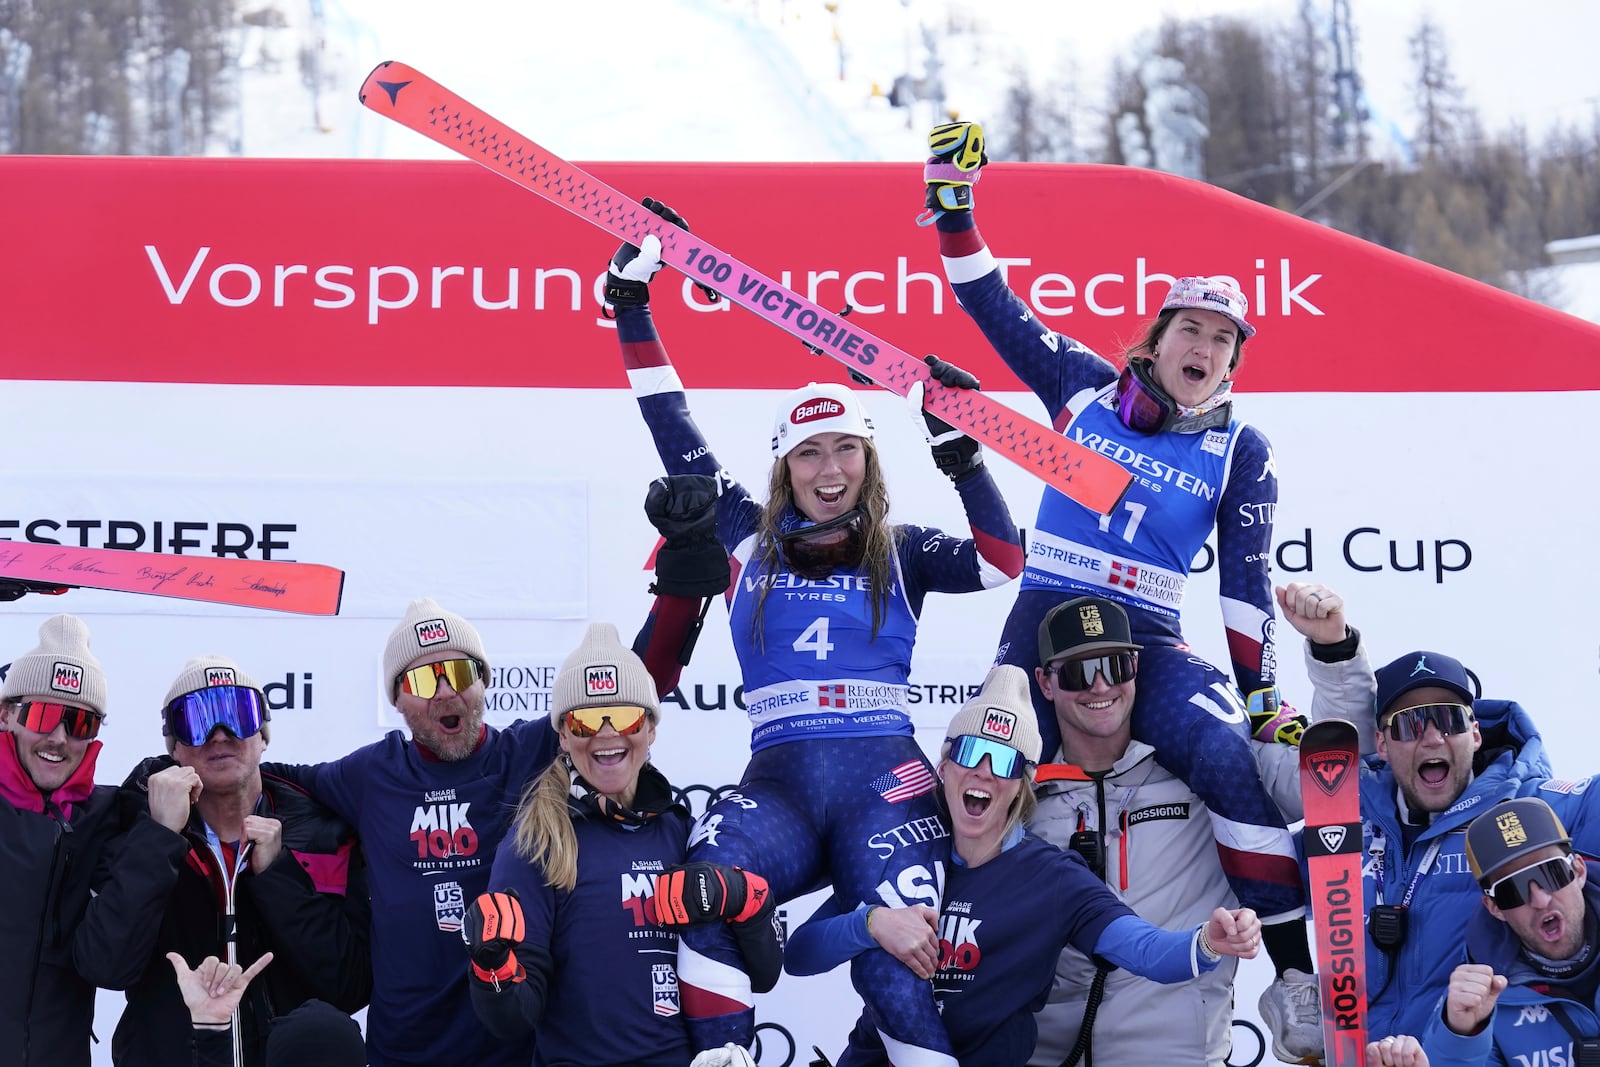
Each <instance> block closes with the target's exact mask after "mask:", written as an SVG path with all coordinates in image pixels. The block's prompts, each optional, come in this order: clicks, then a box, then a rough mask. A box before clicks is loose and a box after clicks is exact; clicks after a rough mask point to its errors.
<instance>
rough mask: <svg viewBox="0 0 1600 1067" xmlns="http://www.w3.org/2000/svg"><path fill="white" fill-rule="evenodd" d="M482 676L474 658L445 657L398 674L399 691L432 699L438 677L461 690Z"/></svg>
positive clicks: (437, 689)
mask: <svg viewBox="0 0 1600 1067" xmlns="http://www.w3.org/2000/svg"><path fill="white" fill-rule="evenodd" d="M482 677H483V672H482V671H481V670H480V669H479V668H478V661H477V660H475V659H447V660H441V661H440V662H438V663H424V664H423V665H422V666H420V667H412V668H411V669H410V670H409V671H405V672H403V673H402V674H401V675H400V691H401V692H402V693H410V694H411V695H412V696H414V697H421V698H422V699H423V700H432V699H433V694H435V693H437V692H438V691H439V679H440V678H443V679H444V680H445V681H447V682H449V683H450V688H451V689H454V690H455V691H456V692H458V693H459V692H461V691H463V690H465V689H467V688H469V687H470V686H471V685H472V683H473V682H476V681H477V680H478V679H479V678H482Z"/></svg>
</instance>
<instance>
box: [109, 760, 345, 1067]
mask: <svg viewBox="0 0 1600 1067" xmlns="http://www.w3.org/2000/svg"><path fill="white" fill-rule="evenodd" d="M172 765H173V760H172V759H171V758H170V757H167V756H158V757H154V758H152V759H147V760H145V761H144V762H143V763H141V764H140V765H139V766H138V767H136V768H134V770H133V773H132V774H130V775H129V776H128V780H127V781H126V782H125V783H124V784H123V790H124V792H125V794H126V796H127V797H129V798H130V799H133V800H136V801H138V802H141V803H144V804H148V799H149V797H148V786H147V783H148V781H149V777H150V775H152V774H154V773H156V772H157V771H160V770H162V769H164V768H166V767H170V766H172ZM270 766H271V765H270V764H269V765H266V766H264V767H263V769H262V774H261V800H260V802H259V803H258V805H257V809H256V814H258V815H264V816H269V817H271V818H275V819H277V820H278V821H280V822H281V823H283V850H282V851H281V852H280V853H279V854H278V858H277V859H276V860H275V861H274V862H273V864H272V866H270V867H269V868H267V870H265V871H264V872H262V873H261V874H256V873H255V872H254V871H252V870H250V869H249V868H248V867H247V868H246V870H245V871H244V872H243V873H242V874H240V875H239V878H238V881H237V882H236V883H235V886H234V915H235V920H236V923H237V929H238V943H239V948H238V958H239V963H240V965H241V966H249V965H250V964H251V963H253V962H254V961H255V960H256V959H258V958H259V957H260V956H261V954H262V953H263V952H267V951H270V952H271V953H272V962H271V963H270V964H268V966H267V969H266V970H265V971H263V972H262V973H261V974H260V975H259V976H258V977H257V978H256V979H255V980H254V981H252V982H251V983H250V987H249V988H248V989H247V990H246V991H245V995H244V999H243V1000H242V1001H241V1002H240V1005H239V1017H240V1023H241V1027H242V1029H243V1031H244V1062H245V1064H246V1065H247V1067H251V1065H260V1064H261V1063H263V1062H264V1060H265V1055H266V1040H267V1033H268V1031H269V1030H270V1029H271V1026H272V1021H273V1020H274V1019H276V1018H277V1017H278V1016H280V1015H284V1014H287V1013H288V1012H290V1011H293V1010H294V1009H295V1008H297V1007H299V1006H300V1005H301V1004H302V1003H304V1002H305V1001H307V1000H312V999H319V1000H325V1001H327V1002H328V1003H330V1004H332V1005H334V1006H335V1007H337V1008H339V1009H340V1010H341V1011H346V1012H355V1011H359V1010H360V1009H361V1008H364V1007H366V1004H367V1000H368V998H369V997H370V996H371V994H372V953H371V937H370V932H369V926H370V920H371V901H370V900H369V899H368V896H367V875H366V865H365V862H364V861H363V859H362V856H361V849H360V846H359V844H358V843H357V841H356V839H355V831H354V830H353V829H351V827H350V826H349V824H347V823H345V822H344V821H343V820H341V819H340V818H339V817H338V816H336V815H334V814H333V813H332V812H330V811H329V810H328V809H327V808H324V807H323V806H322V805H320V804H318V803H317V802H316V801H314V800H312V799H311V796H310V795H309V794H308V793H306V792H305V791H304V790H303V789H300V788H299V787H298V786H295V785H293V784H291V783H289V782H287V781H285V780H284V779H282V778H279V777H277V776H275V775H273V774H272V773H270V770H269V768H270ZM183 837H184V839H185V842H186V845H187V852H186V854H185V855H184V856H183V862H182V864H181V866H180V868H179V871H178V876H177V885H176V887H175V888H174V890H173V892H172V894H171V896H170V899H169V901H168V905H167V908H166V911H165V914H164V915H163V916H162V918H161V919H160V927H161V928H160V933H159V936H158V937H157V938H156V944H155V949H154V952H153V953H152V954H151V955H150V956H149V958H148V966H147V967H146V969H145V971H144V974H143V975H142V977H140V978H139V980H138V981H137V982H136V983H134V985H133V987H132V988H130V989H129V990H128V1006H127V1008H126V1009H125V1010H124V1011H123V1013H122V1019H121V1021H120V1022H118V1023H117V1030H116V1034H115V1035H114V1036H113V1038H112V1042H111V1055H112V1061H113V1062H114V1063H115V1064H116V1065H117V1067H170V1065H172V1064H187V1063H189V1062H190V1056H191V1044H190V1037H191V1030H192V1028H191V1026H190V1022H189V1012H188V1009H187V1008H186V1007H185V1006H184V1003H183V997H182V995H181V994H180V993H179V992H178V983H177V979H176V978H175V977H174V975H173V972H172V964H171V963H170V962H168V960H167V959H166V953H168V952H177V953H178V954H180V955H181V956H183V958H184V959H185V960H186V961H188V964H189V966H191V967H194V966H197V965H198V964H200V963H201V962H202V961H203V960H204V959H205V958H206V957H207V956H216V957H217V958H218V959H226V958H227V954H226V953H227V949H226V944H225V942H224V934H223V928H224V921H225V920H224V914H225V901H226V897H225V895H224V889H223V886H224V884H225V883H224V880H223V874H222V872H221V870H220V869H219V863H218V860H217V858H216V856H215V854H214V853H213V852H212V850H211V846H210V845H209V844H208V843H207V839H206V827H205V823H204V822H203V821H202V820H201V818H200V815H199V813H198V812H192V813H191V814H190V818H189V825H188V826H187V827H186V828H185V830H184V834H183Z"/></svg>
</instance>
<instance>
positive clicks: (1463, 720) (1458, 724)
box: [1384, 704, 1472, 741]
mask: <svg viewBox="0 0 1600 1067" xmlns="http://www.w3.org/2000/svg"><path fill="white" fill-rule="evenodd" d="M1430 723H1431V724H1432V725H1433V726H1435V727H1437V728H1438V730H1439V734H1440V736H1442V737H1449V736H1450V735H1451V734H1464V733H1466V732H1467V731H1468V730H1470V729H1472V709H1471V708H1469V707H1467V706H1466V705H1465V704H1419V705H1417V706H1416V707H1414V708H1402V709H1401V710H1399V711H1397V712H1395V713H1394V714H1393V715H1391V716H1389V722H1388V723H1387V724H1386V725H1385V726H1384V729H1386V730H1388V731H1389V738H1390V740H1393V741H1417V740H1420V739H1421V738H1422V735H1423V734H1424V733H1426V732H1427V729H1428V726H1429V724H1430Z"/></svg>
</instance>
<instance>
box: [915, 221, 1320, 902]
mask: <svg viewBox="0 0 1600 1067" xmlns="http://www.w3.org/2000/svg"><path fill="white" fill-rule="evenodd" d="M938 226H939V250H940V252H941V254H942V256H943V260H944V269H945V274H946V276H947V277H948V278H949V280H950V284H951V288H952V289H954V291H955V294H956V298H957V299H958V300H959V301H960V303H961V306H962V307H963V308H964V309H965V310H966V311H967V312H968V313H969V314H970V315H971V316H972V318H973V321H975V322H976V323H977V324H978V326H979V328H981V329H982V330H983V333H984V336H985V337H986V338H988V341H989V343H990V344H991V345H993V346H994V348H995V350H996V351H997V352H998V353H999V354H1000V356H1001V357H1002V358H1004V359H1005V361H1006V365H1007V366H1009V367H1010V368H1011V369H1012V371H1014V372H1015V373H1016V374H1017V376H1018V377H1020V378H1021V379H1022V380H1023V382H1024V383H1025V384H1026V385H1027V386H1028V387H1029V388H1030V389H1032V390H1033V391H1034V393H1035V394H1037V395H1038V397H1039V399H1040V400H1042V401H1043V402H1044V405H1045V407H1046V409H1047V410H1048V411H1049V413H1050V417H1051V419H1052V420H1053V425H1054V426H1055V427H1056V428H1057V429H1059V430H1061V432H1062V433H1063V434H1064V435H1065V436H1067V437H1069V438H1071V439H1072V440H1074V441H1077V442H1078V443H1079V444H1082V445H1085V446H1086V447H1088V448H1091V449H1093V450H1095V451H1096V452H1099V453H1101V454H1102V455H1106V456H1110V457H1111V458H1112V459H1114V460H1116V461H1117V462H1118V463H1120V464H1122V465H1123V466H1124V467H1126V468H1128V470H1129V471H1130V472H1132V474H1133V484H1132V485H1131V487H1130V488H1129V490H1128V494H1127V496H1126V498H1125V499H1124V501H1123V503H1122V504H1121V505H1120V506H1119V508H1118V510H1117V511H1116V512H1115V513H1114V514H1112V515H1110V516H1105V517H1102V516H1098V515H1095V514H1094V513H1093V512H1091V511H1089V510H1088V509H1087V508H1084V507H1083V506H1081V505H1079V504H1077V503H1075V502H1074V501H1072V500H1070V499H1068V498H1067V497H1066V496H1064V495H1063V494H1061V493H1060V492H1059V491H1058V490H1056V489H1054V488H1046V489H1045V491H1044V498H1043V500H1042V501H1041V502H1040V504H1039V516H1038V519H1037V521H1036V522H1035V528H1034V529H1033V531H1032V532H1031V534H1030V538H1029V552H1028V561H1027V569H1026V570H1025V571H1024V573H1023V579H1022V590H1021V592H1020V593H1019V594H1018V596H1017V603H1016V606H1015V607H1014V608H1013V609H1012V612H1011V616H1010V618H1009V619H1008V620H1007V621H1006V625H1005V630H1004V632H1003V633H1002V634H1001V638H1000V648H999V652H998V653H997V657H996V658H997V661H998V662H1001V663H1014V664H1016V665H1017V666H1020V667H1022V668H1023V669H1024V670H1027V671H1028V672H1029V674H1030V675H1031V674H1032V669H1033V668H1034V667H1036V666H1038V648H1039V644H1038V630H1039V623H1040V621H1041V620H1042V619H1043V618H1044V616H1045V614H1046V612H1048V611H1049V610H1050V609H1051V608H1052V607H1054V606H1055V605H1057V604H1059V603H1062V602H1063V601H1065V600H1069V599H1071V598H1073V597H1079V596H1099V597H1106V598H1108V599H1111V600H1115V601H1117V602H1118V603H1120V604H1121V605H1123V607H1124V608H1126V609H1127V612H1128V621H1129V623H1130V624H1131V626H1132V630H1133V639H1134V640H1135V641H1137V642H1138V643H1139V644H1141V645H1143V646H1144V651H1143V652H1142V653H1141V655H1140V661H1139V686H1138V691H1137V696H1136V698H1135V705H1134V712H1133V730H1134V735H1135V736H1136V737H1138V738H1139V739H1140V740H1142V741H1145V742H1147V743H1149V744H1151V745H1154V746H1155V748H1156V750H1157V753H1158V755H1159V757H1160V759H1161V762H1162V764H1163V765H1164V766H1166V767H1167V768H1168V769H1169V770H1171V771H1172V772H1173V773H1174V774H1177V775H1178V776H1180V777H1181V778H1183V779H1184V781H1186V782H1188V783H1189V786H1190V787H1191V788H1192V789H1193V790H1194V791H1195V792H1196V793H1197V794H1199V795H1200V797H1201V798H1203V799H1204V800H1205V802H1206V806H1207V808H1208V809H1209V811H1210V812H1211V823H1212V829H1213V832H1214V833H1215V835H1216V838H1217V847H1218V850H1219V852H1220V854H1221V857H1222V867H1223V870H1224V872H1225V873H1226V874H1227V875H1228V880H1229V882H1230V883H1231V884H1232V886H1233V889H1234V892H1235V893H1236V894H1237V895H1238V897H1239V899H1240V901H1241V902H1242V903H1243V904H1244V905H1245V906H1246V907H1250V908H1253V909H1255V910H1256V912H1257V913H1259V914H1260V915H1261V916H1262V918H1263V920H1265V921H1267V922H1272V921H1281V920H1284V919H1289V918H1295V917H1298V916H1301V915H1303V914H1304V902H1303V898H1302V892H1301V888H1300V875H1299V871H1298V869H1297V865H1296V863H1295V858H1294V857H1295V851H1294V843H1293V839H1292V838H1291V836H1290V834H1289V832H1288V830H1287V829H1286V828H1285V826H1284V821H1283V816H1282V814H1281V813H1280V812H1279V811H1278V809H1277V807H1276V805H1274V804H1273V803H1272V799H1271V797H1270V796H1268V795H1267V793H1266V791H1265V789H1263V788H1262V786H1261V780H1260V778H1259V776H1258V775H1257V774H1256V770H1255V761H1254V759H1253V758H1252V756H1251V753H1250V748H1249V745H1250V742H1249V738H1248V730H1247V728H1246V725H1245V724H1246V722H1247V717H1246V715H1245V708H1244V703H1243V701H1242V700H1241V699H1240V696H1239V694H1240V692H1241V691H1242V692H1244V693H1253V692H1255V691H1257V690H1259V689H1266V688H1271V687H1272V686H1273V685H1274V678H1275V676H1276V661H1275V659H1274V653H1273V645H1272V636H1273V624H1274V614H1273V602H1272V582H1271V578H1270V577H1269V574H1268V563H1269V559H1270V552H1271V547H1272V518H1273V511H1274V509H1275V508H1276V507H1277V499H1278V480H1277V471H1276V468H1275V467H1274V464H1273V458H1272V449H1271V446H1270V445H1269V444H1268V443H1267V439H1266V438H1265V437H1264V436H1263V435H1262V434H1261V432H1260V431H1258V430H1256V429H1255V428H1254V427H1252V426H1249V425H1247V424H1245V423H1242V422H1239V421H1237V420H1233V421H1230V422H1229V423H1227V425H1225V426H1218V427H1213V428H1210V429H1203V430H1200V431H1199V432H1197V433H1178V432H1166V433H1161V434H1142V433H1138V432H1136V431H1133V430H1129V429H1128V428H1127V427H1125V426H1124V425H1123V424H1122V422H1121V421H1120V420H1119V419H1118V418H1117V415H1116V412H1115V411H1114V410H1113V407H1112V405H1113V401H1114V399H1115V395H1116V381H1117V371H1116V368H1114V367H1113V366H1112V365H1111V364H1110V363H1109V362H1107V361H1106V360H1104V359H1102V358H1101V357H1100V356H1098V355H1096V354H1095V353H1094V352H1092V351H1090V350H1089V349H1088V348H1086V347H1084V346H1083V345H1082V344H1080V343H1078V342H1077V341H1074V340H1073V339H1071V338H1070V337H1065V336H1063V335H1061V334H1058V333H1055V332H1053V331H1051V330H1050V329H1048V328H1047V327H1045V326H1044V325H1043V324H1041V323H1040V322H1039V320H1038V318H1037V317H1035V316H1034V314H1033V312H1032V310H1031V309H1029V308H1028V306H1027V305H1026V304H1025V303H1023V301H1022V300H1021V299H1019V298H1018V297H1017V296H1016V294H1015V293H1013V292H1012V291H1011V290H1010V289H1009V288H1008V287H1007V285H1006V281H1005V277H1004V274H1003V273H1002V271H1001V269H1000V266H999V264H998V263H997V261H996V260H995V258H994V256H993V255H992V254H991V253H990V251H989V249H988V247H987V246H986V245H985V244H984V242H983V238H982V236H980V235H979V233H978V231H977V229H976V227H975V225H974V223H973V221H972V217H971V213H970V212H948V213H946V214H944V215H943V216H941V217H940V218H939V220H938ZM1213 529H1215V530H1216V532H1217V552H1216V560H1217V569H1218V574H1219V577H1220V580H1221V590H1220V591H1221V599H1222V620H1223V624H1224V626H1225V627H1226V628H1227V638H1228V650H1229V654H1230V656H1231V658H1232V660H1233V678H1234V681H1236V682H1237V683H1238V684H1237V687H1235V685H1234V684H1233V682H1230V681H1229V679H1228V677H1227V675H1225V674H1224V673H1223V672H1221V671H1220V670H1218V669H1217V668H1216V667H1214V666H1212V665H1211V664H1209V663H1207V662H1206V661H1205V660H1203V659H1201V658H1199V657H1198V656H1195V655H1193V654H1191V653H1190V652H1189V649H1188V645H1187V644H1186V642H1185V641H1184V637H1183V630H1182V626H1181V620H1180V610H1181V608H1182V605H1183V594H1184V587H1185V584H1186V583H1187V581H1188V575H1189V568H1190V564H1191V562H1192V561H1193V560H1194V559H1195V558H1196V557H1197V556H1198V555H1199V554H1200V553H1201V551H1202V550H1203V549H1204V547H1205V542H1206V538H1207V536H1209V534H1210V533H1211V531H1212V530H1213ZM1033 694H1034V704H1035V707H1036V709H1037V710H1038V712H1039V729H1040V733H1041V734H1042V735H1043V737H1044V751H1046V752H1054V751H1055V750H1056V748H1057V747H1058V745H1059V743H1060V736H1059V733H1058V730H1057V727H1056V721H1055V712H1054V709H1053V708H1052V707H1051V706H1050V705H1049V703H1048V702H1046V701H1045V699H1044V696H1043V694H1042V693H1040V691H1039V689H1038V686H1037V685H1035V686H1034V688H1033Z"/></svg>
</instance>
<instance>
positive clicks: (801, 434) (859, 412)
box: [772, 382, 872, 459]
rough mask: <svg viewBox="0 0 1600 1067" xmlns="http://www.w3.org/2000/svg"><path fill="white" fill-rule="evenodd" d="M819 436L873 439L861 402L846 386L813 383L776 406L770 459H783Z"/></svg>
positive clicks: (791, 394)
mask: <svg viewBox="0 0 1600 1067" xmlns="http://www.w3.org/2000/svg"><path fill="white" fill-rule="evenodd" d="M819 433H847V434H853V435H854V436H856V437H867V438H870V437H871V436H872V420H871V419H869V418H867V412H866V410H865V409H864V408H863V407H862V406H861V401H860V399H858V398H857V397H856V395H855V393H853V392H851V391H850V390H849V389H847V388H846V387H845V386H842V385H834V384H833V383H831V382H827V383H819V382H812V383H810V384H809V385H807V386H806V387H805V388H803V389H796V390H795V391H794V392H792V393H790V394H789V395H788V396H786V397H784V398H783V402H782V403H781V404H779V405H778V414H777V418H776V419H774V420H773V423H772V458H773V459H782V458H783V457H784V456H787V455H788V454H789V453H790V452H792V451H794V449H795V446H796V445H798V444H800V442H801V441H804V440H805V439H806V438H808V437H813V436H815V435H816V434H819Z"/></svg>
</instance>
